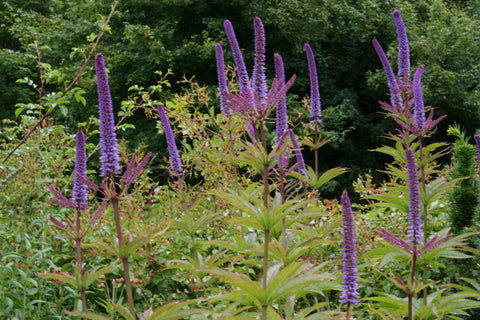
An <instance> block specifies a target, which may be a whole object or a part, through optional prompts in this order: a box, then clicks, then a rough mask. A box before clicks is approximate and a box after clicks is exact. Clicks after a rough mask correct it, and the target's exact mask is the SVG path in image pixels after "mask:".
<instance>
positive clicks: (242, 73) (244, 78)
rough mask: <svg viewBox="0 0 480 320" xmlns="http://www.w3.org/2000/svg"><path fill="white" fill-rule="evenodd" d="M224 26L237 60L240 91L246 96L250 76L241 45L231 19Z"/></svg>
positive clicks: (234, 59)
mask: <svg viewBox="0 0 480 320" xmlns="http://www.w3.org/2000/svg"><path fill="white" fill-rule="evenodd" d="M223 26H224V28H225V33H226V34H227V38H228V42H229V43H230V47H231V48H232V53H233V61H234V62H235V66H236V68H237V76H238V83H239V86H240V92H241V93H242V94H243V95H245V96H246V95H247V91H246V88H247V87H249V86H250V80H249V78H248V73H247V68H246V67H245V62H244V60H243V56H242V51H240V46H239V45H238V41H237V37H236V36H235V31H234V30H233V26H232V23H231V22H230V21H229V20H225V22H224V23H223Z"/></svg>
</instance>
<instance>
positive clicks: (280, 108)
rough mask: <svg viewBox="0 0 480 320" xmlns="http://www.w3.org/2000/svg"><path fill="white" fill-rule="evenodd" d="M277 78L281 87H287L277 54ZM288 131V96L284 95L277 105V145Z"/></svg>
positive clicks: (281, 61)
mask: <svg viewBox="0 0 480 320" xmlns="http://www.w3.org/2000/svg"><path fill="white" fill-rule="evenodd" d="M275 78H276V79H278V81H279V85H280V86H284V85H285V69H284V67H283V59H282V56H281V55H279V54H275ZM287 129H288V122H287V96H286V95H284V96H282V98H281V99H280V101H279V102H278V104H277V114H276V126H275V144H278V140H279V139H280V137H281V136H282V135H283V133H284V132H285V131H286V130H287Z"/></svg>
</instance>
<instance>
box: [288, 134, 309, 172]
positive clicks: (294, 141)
mask: <svg viewBox="0 0 480 320" xmlns="http://www.w3.org/2000/svg"><path fill="white" fill-rule="evenodd" d="M290 140H292V146H293V149H294V152H295V157H296V158H297V165H298V172H300V173H301V174H303V175H306V173H305V169H307V167H306V166H305V161H303V154H302V150H301V149H300V145H299V144H298V141H297V137H296V136H295V133H294V132H293V130H291V131H290Z"/></svg>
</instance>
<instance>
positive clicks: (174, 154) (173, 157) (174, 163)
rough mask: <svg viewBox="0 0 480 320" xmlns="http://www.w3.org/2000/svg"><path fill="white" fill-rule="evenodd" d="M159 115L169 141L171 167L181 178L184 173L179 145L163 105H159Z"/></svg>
mask: <svg viewBox="0 0 480 320" xmlns="http://www.w3.org/2000/svg"><path fill="white" fill-rule="evenodd" d="M157 109H158V114H159V115H160V121H161V122H162V126H163V130H164V131H165V138H166V139H167V147H168V153H169V154H170V166H171V168H172V170H173V171H174V173H175V175H176V176H180V175H181V174H182V173H183V170H182V162H181V160H180V156H179V155H178V149H177V145H176V144H175V137H174V136H173V131H172V127H171V126H170V121H169V120H168V117H167V114H166V113H165V109H164V108H163V106H162V105H161V104H159V105H157Z"/></svg>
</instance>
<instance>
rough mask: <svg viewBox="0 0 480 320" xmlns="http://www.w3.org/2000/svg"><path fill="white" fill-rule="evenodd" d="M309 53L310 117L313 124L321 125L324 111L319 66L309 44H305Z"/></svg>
mask: <svg viewBox="0 0 480 320" xmlns="http://www.w3.org/2000/svg"><path fill="white" fill-rule="evenodd" d="M305 51H306V52H307V61H308V70H309V73H310V115H311V116H312V119H313V120H312V122H318V123H321V122H322V120H321V116H322V109H321V104H320V90H319V89H318V76H317V65H316V63H315V56H314V55H313V51H312V48H311V47H310V45H309V44H307V43H305Z"/></svg>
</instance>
